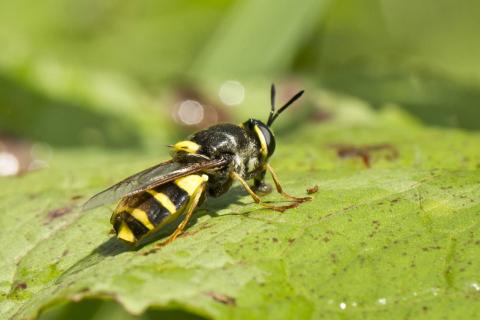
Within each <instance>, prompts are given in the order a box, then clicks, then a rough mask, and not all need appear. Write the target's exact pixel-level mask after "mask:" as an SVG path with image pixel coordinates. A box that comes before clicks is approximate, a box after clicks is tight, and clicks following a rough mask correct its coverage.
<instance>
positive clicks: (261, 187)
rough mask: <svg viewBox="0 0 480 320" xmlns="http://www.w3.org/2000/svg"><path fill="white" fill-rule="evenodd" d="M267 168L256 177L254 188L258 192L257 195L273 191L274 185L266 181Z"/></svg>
mask: <svg viewBox="0 0 480 320" xmlns="http://www.w3.org/2000/svg"><path fill="white" fill-rule="evenodd" d="M266 172H267V171H266V170H262V171H261V172H260V173H259V174H258V175H257V176H256V177H255V178H254V179H253V186H252V190H253V191H254V192H256V193H257V195H260V196H265V195H267V194H269V193H270V192H272V186H271V185H269V184H268V183H265V173H266Z"/></svg>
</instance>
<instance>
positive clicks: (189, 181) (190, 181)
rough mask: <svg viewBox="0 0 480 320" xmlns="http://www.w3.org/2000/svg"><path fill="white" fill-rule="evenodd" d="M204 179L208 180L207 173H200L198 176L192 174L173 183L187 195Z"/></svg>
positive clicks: (193, 191)
mask: <svg viewBox="0 0 480 320" xmlns="http://www.w3.org/2000/svg"><path fill="white" fill-rule="evenodd" d="M205 181H208V176H207V175H205V174H202V175H201V176H199V175H196V174H192V175H189V176H186V177H182V178H179V179H177V180H175V184H176V185H177V186H179V187H180V188H181V189H183V190H185V191H186V192H187V193H188V195H189V196H191V195H192V194H194V193H195V191H196V190H197V189H198V187H200V186H201V185H202V184H203V183H204V182H205Z"/></svg>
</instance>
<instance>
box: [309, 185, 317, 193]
mask: <svg viewBox="0 0 480 320" xmlns="http://www.w3.org/2000/svg"><path fill="white" fill-rule="evenodd" d="M317 192H318V186H317V185H314V186H313V187H311V188H308V189H307V193H308V194H314V193H317Z"/></svg>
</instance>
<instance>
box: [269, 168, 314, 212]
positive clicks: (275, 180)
mask: <svg viewBox="0 0 480 320" xmlns="http://www.w3.org/2000/svg"><path fill="white" fill-rule="evenodd" d="M266 167H267V170H268V172H270V174H271V175H272V178H273V182H274V183H275V187H276V188H277V192H278V193H280V194H281V195H282V196H284V197H285V198H288V199H290V200H293V201H295V202H299V203H300V202H305V201H310V200H312V197H302V198H298V197H294V196H292V195H290V194H288V193H286V192H285V191H283V188H282V186H281V185H280V181H279V180H278V176H277V175H276V174H275V171H273V168H272V167H271V166H270V165H269V164H267V165H266Z"/></svg>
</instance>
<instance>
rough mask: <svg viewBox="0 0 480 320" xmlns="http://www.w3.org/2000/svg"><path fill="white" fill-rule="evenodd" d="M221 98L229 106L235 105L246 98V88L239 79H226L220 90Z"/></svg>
mask: <svg viewBox="0 0 480 320" xmlns="http://www.w3.org/2000/svg"><path fill="white" fill-rule="evenodd" d="M218 96H219V97H220V100H222V102H223V103H224V104H226V105H228V106H235V105H238V104H240V103H242V102H243V100H244V99H245V88H244V87H243V85H242V84H241V83H240V82H238V81H232V80H229V81H225V82H224V83H223V84H222V85H221V86H220V90H219V92H218Z"/></svg>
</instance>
